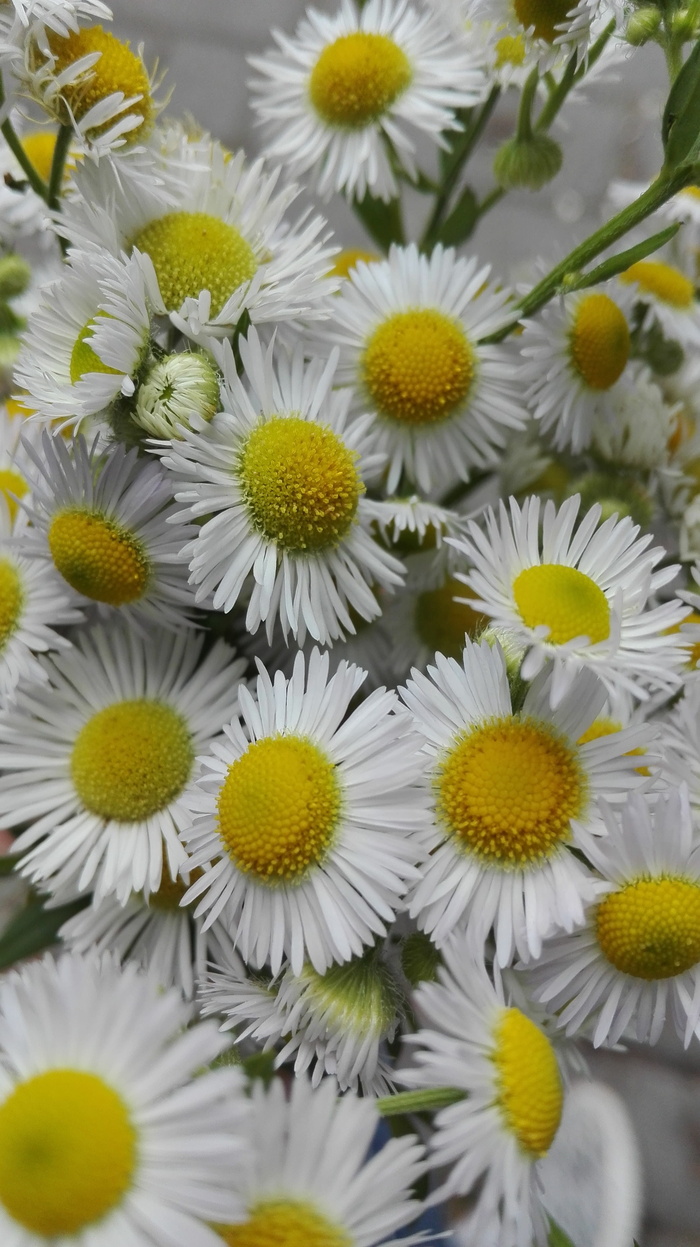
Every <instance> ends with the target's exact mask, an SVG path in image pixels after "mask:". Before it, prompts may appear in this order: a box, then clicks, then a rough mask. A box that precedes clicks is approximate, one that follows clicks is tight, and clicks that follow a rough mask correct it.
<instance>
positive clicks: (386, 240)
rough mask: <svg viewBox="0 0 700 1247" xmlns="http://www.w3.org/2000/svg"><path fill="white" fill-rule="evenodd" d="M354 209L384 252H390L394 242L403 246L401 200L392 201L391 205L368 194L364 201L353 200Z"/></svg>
mask: <svg viewBox="0 0 700 1247" xmlns="http://www.w3.org/2000/svg"><path fill="white" fill-rule="evenodd" d="M353 208H354V209H355V212H356V213H357V215H358V216H359V218H360V220H361V221H362V224H363V225H364V227H365V229H366V230H367V233H368V234H369V236H370V238H372V239H373V241H374V242H376V244H377V246H378V247H381V249H382V251H384V252H386V251H388V250H389V247H390V246H391V244H392V243H393V242H395V243H399V244H400V245H403V243H404V232H403V222H402V220H401V202H400V200H398V199H391V200H390V201H389V203H384V200H383V199H375V198H374V195H370V194H367V195H365V197H364V199H355V200H353Z"/></svg>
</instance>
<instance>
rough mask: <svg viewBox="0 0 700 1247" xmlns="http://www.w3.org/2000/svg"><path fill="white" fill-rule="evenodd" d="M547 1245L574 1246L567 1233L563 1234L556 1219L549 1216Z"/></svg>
mask: <svg viewBox="0 0 700 1247" xmlns="http://www.w3.org/2000/svg"><path fill="white" fill-rule="evenodd" d="M548 1241H549V1247H576V1244H575V1243H572V1241H571V1239H570V1238H569V1235H568V1234H565V1233H564V1231H563V1230H562V1228H561V1226H560V1225H557V1223H556V1221H553V1220H552V1218H551V1217H550V1218H549V1240H548Z"/></svg>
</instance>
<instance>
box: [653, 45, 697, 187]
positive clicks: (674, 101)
mask: <svg viewBox="0 0 700 1247" xmlns="http://www.w3.org/2000/svg"><path fill="white" fill-rule="evenodd" d="M661 138H662V141H663V145H664V152H665V155H666V159H665V164H666V167H667V168H668V169H675V168H677V167H678V165H680V164H687V163H691V162H692V161H693V160H696V159H697V157H698V155H699V154H700V41H698V43H696V44H695V47H694V48H693V50H692V52H691V53H690V56H689V57H688V59H687V61H686V62H685V64H684V65H683V68H682V69H681V71H680V73H679V74H678V77H677V78H676V81H675V82H674V84H673V86H672V87H671V91H670V94H669V97H668V100H667V101H666V107H665V109H664V115H663V120H662V123H661Z"/></svg>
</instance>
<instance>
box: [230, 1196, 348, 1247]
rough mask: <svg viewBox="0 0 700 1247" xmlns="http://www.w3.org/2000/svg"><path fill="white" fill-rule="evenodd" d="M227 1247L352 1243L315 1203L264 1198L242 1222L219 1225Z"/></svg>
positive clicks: (329, 1246) (308, 1246)
mask: <svg viewBox="0 0 700 1247" xmlns="http://www.w3.org/2000/svg"><path fill="white" fill-rule="evenodd" d="M216 1230H217V1233H218V1234H219V1235H220V1236H221V1238H223V1240H224V1242H225V1243H226V1245H227V1247H350V1244H351V1242H352V1240H351V1238H350V1235H349V1234H347V1233H346V1232H345V1230H344V1229H343V1228H342V1226H339V1225H334V1224H333V1222H332V1221H329V1220H328V1218H327V1217H325V1216H324V1215H323V1214H322V1213H320V1212H318V1210H317V1209H316V1208H314V1207H313V1205H312V1204H304V1203H302V1202H301V1201H300V1200H296V1199H276V1200H265V1201H264V1202H261V1203H259V1204H258V1205H257V1206H256V1207H255V1208H253V1209H252V1210H251V1213H250V1215H249V1217H248V1219H247V1221H243V1222H242V1224H241V1225H226V1226H222V1225H217V1227H216Z"/></svg>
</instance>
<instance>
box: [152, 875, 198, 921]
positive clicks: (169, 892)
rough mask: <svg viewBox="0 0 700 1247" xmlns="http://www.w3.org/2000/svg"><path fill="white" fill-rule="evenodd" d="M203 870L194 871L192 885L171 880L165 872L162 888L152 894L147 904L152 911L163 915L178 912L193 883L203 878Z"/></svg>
mask: <svg viewBox="0 0 700 1247" xmlns="http://www.w3.org/2000/svg"><path fill="white" fill-rule="evenodd" d="M201 873H202V872H201V870H193V871H192V874H191V875H190V883H183V881H182V879H180V878H178V879H171V878H170V875H169V874H167V873H166V871H163V874H162V876H161V880H160V887H159V888H158V890H157V891H156V892H151V893H150V895H149V897H148V902H147V904H148V905H149V906H150V908H151V909H157V910H159V911H160V912H162V913H168V914H171V913H173V912H177V910H179V908H180V901H181V900H182V898H183V896H184V895H185V893H186V892H187V889H188V888H189V886H190V884H191V883H194V881H195V879H198V878H199V877H200V876H201Z"/></svg>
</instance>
